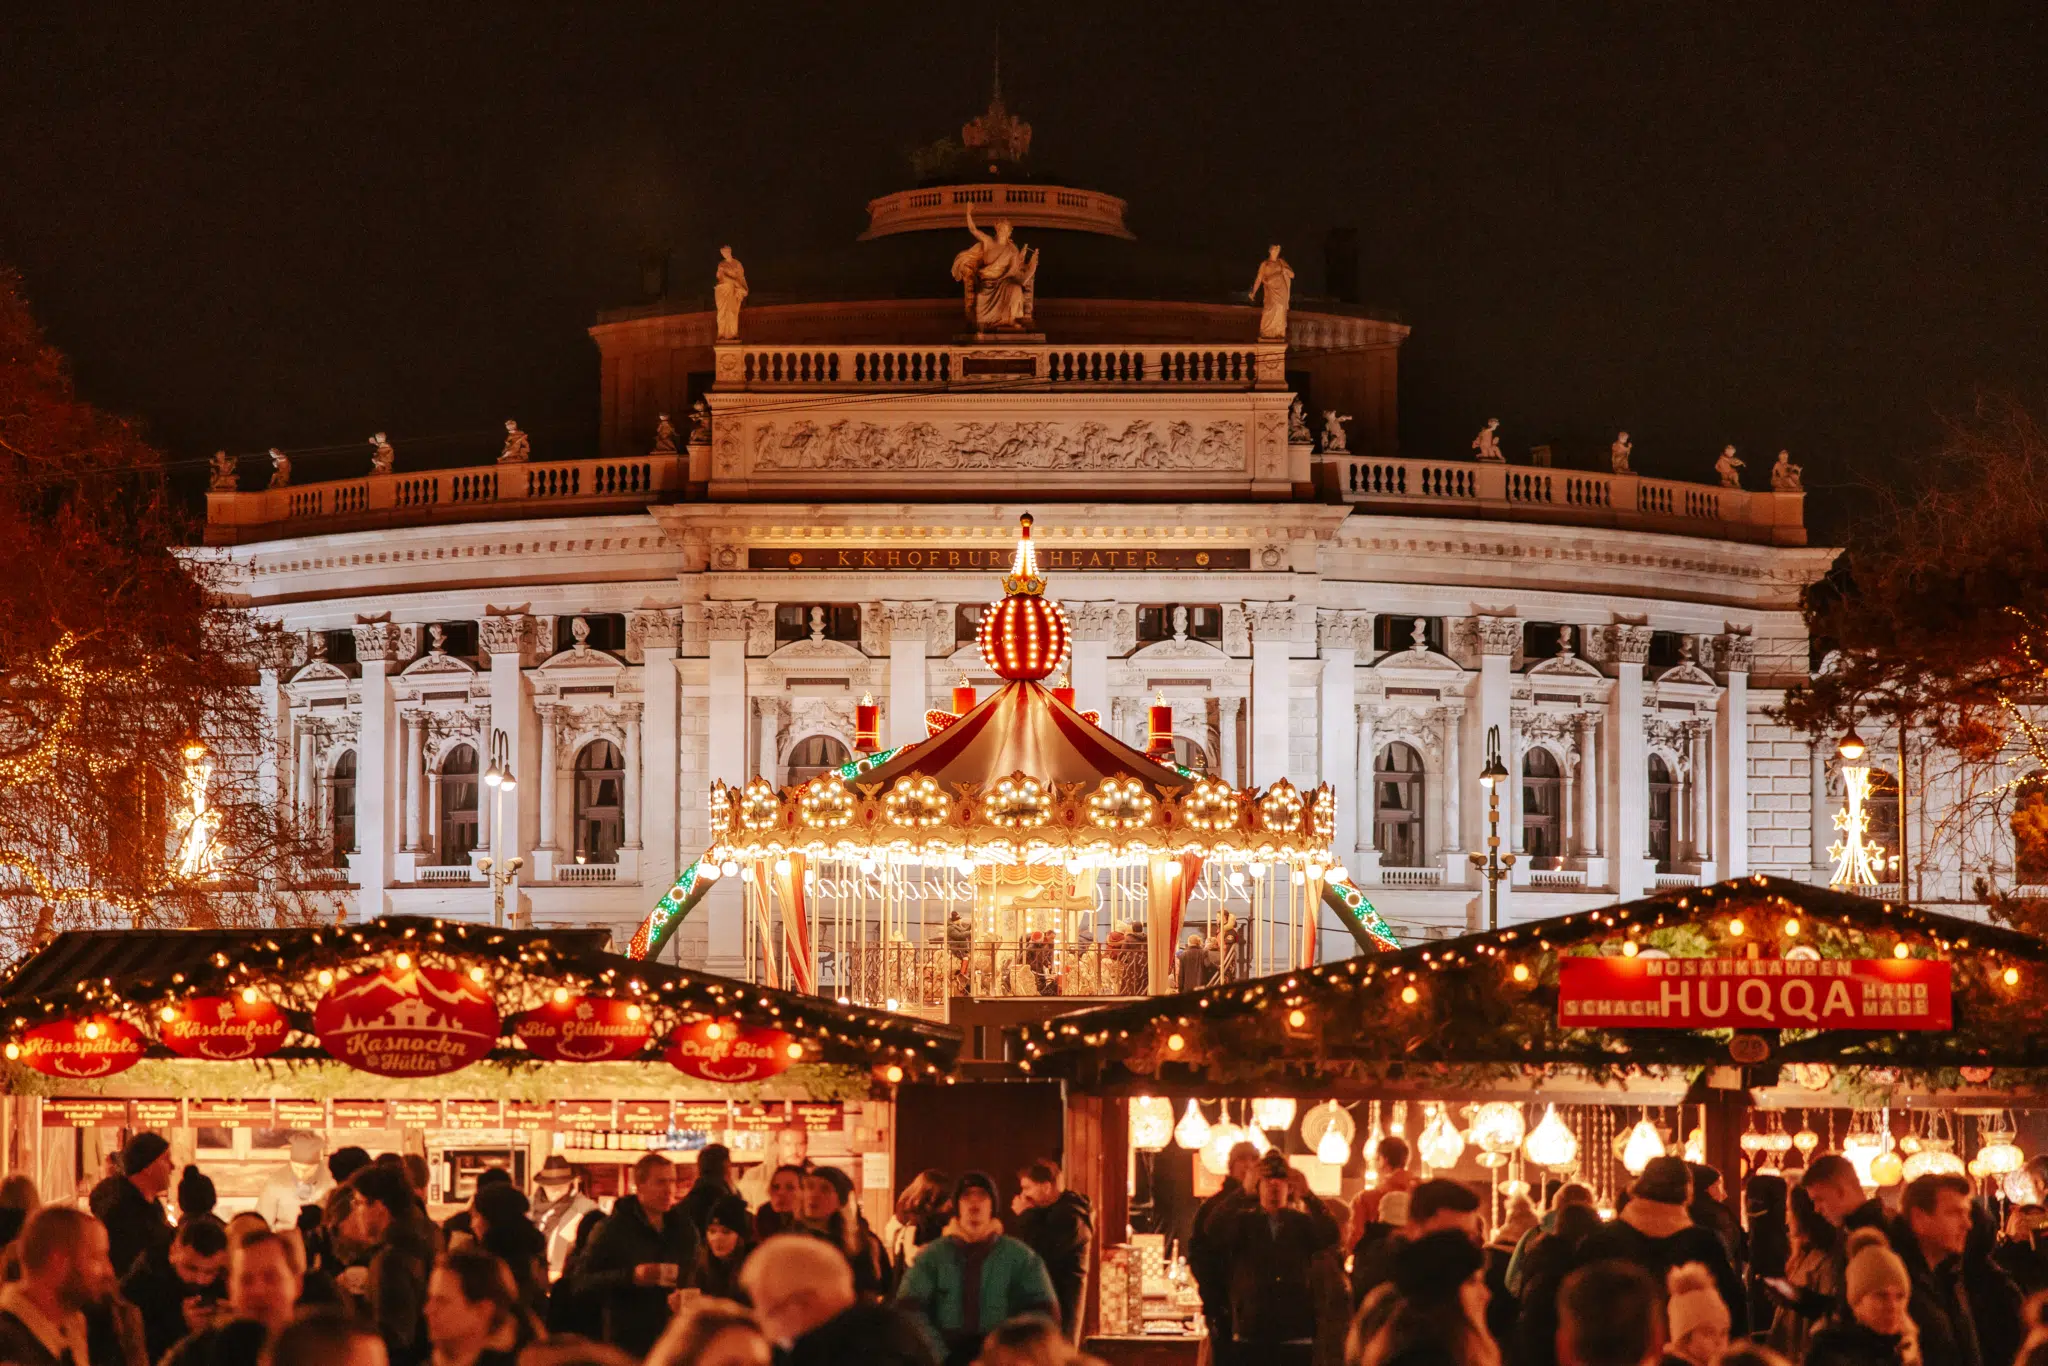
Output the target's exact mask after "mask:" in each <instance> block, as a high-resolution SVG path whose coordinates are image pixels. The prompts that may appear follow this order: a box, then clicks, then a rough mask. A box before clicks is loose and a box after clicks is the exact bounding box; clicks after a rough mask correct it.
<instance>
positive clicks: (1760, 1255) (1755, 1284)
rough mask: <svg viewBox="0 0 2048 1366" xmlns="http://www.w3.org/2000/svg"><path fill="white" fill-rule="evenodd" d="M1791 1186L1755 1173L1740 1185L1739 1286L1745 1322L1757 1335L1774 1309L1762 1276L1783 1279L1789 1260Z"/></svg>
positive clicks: (1776, 1177)
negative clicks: (1742, 1243)
mask: <svg viewBox="0 0 2048 1366" xmlns="http://www.w3.org/2000/svg"><path fill="white" fill-rule="evenodd" d="M1790 1195H1791V1187H1789V1186H1787V1185H1786V1184H1785V1178H1784V1177H1782V1176H1773V1175H1771V1174H1770V1173H1769V1172H1758V1173H1756V1174H1755V1175H1754V1176H1752V1177H1750V1178H1749V1179H1748V1180H1747V1181H1745V1182H1743V1183H1742V1214H1743V1220H1744V1222H1745V1223H1746V1225H1747V1226H1748V1229H1749V1244H1748V1251H1749V1256H1748V1257H1747V1258H1745V1259H1744V1261H1743V1283H1744V1286H1745V1288H1746V1289H1747V1290H1748V1292H1749V1322H1750V1326H1751V1327H1752V1328H1755V1329H1756V1330H1758V1331H1759V1332H1761V1331H1762V1330H1763V1329H1764V1328H1766V1327H1768V1326H1769V1325H1770V1322H1771V1316H1772V1314H1773V1313H1774V1312H1775V1310H1776V1305H1775V1302H1774V1301H1773V1300H1772V1299H1771V1296H1770V1292H1769V1291H1767V1290H1766V1289H1765V1288H1764V1284H1763V1282H1764V1279H1765V1278H1766V1277H1776V1278H1779V1279H1783V1278H1784V1275H1785V1272H1786V1271H1787V1270H1788V1269H1789V1268H1790V1264H1791V1260H1792V1233H1791V1221H1790V1219H1789V1218H1788V1216H1787V1213H1786V1205H1787V1203H1788V1201H1789V1199H1790Z"/></svg>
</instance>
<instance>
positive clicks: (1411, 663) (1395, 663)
mask: <svg viewBox="0 0 2048 1366" xmlns="http://www.w3.org/2000/svg"><path fill="white" fill-rule="evenodd" d="M1373 667H1374V668H1375V669H1421V670H1423V671H1425V672H1429V673H1454V674H1461V673H1463V672H1465V671H1464V670H1463V669H1462V668H1460V667H1459V666H1458V661H1457V660H1455V659H1452V658H1451V657H1450V656H1449V655H1446V654H1439V653H1438V652H1437V651H1435V650H1415V649H1408V650H1396V651H1395V652H1394V653H1392V654H1389V655H1381V656H1380V657H1379V658H1378V659H1376V660H1374V661H1373Z"/></svg>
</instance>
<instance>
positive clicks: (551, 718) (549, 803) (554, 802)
mask: <svg viewBox="0 0 2048 1366" xmlns="http://www.w3.org/2000/svg"><path fill="white" fill-rule="evenodd" d="M533 710H534V712H535V713H536V714H537V715H538V716H539V717H540V781H539V782H538V783H537V784H536V785H535V787H534V793H533V800H534V805H536V806H537V807H539V808H540V822H539V825H540V838H539V839H538V840H536V841H535V842H534V846H533V847H534V848H535V849H536V850H542V849H546V850H554V849H557V848H559V847H560V846H558V845H557V844H556V843H555V808H556V807H557V806H559V805H560V804H561V794H560V793H558V792H557V791H555V788H556V786H557V785H558V784H559V782H560V779H559V778H558V777H557V776H556V773H555V762H556V761H555V745H556V739H555V728H556V727H557V726H558V725H559V724H560V722H559V721H558V720H557V716H558V714H559V712H560V707H559V705H558V704H556V703H554V702H536V703H534V704H533Z"/></svg>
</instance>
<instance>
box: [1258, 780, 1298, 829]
mask: <svg viewBox="0 0 2048 1366" xmlns="http://www.w3.org/2000/svg"><path fill="white" fill-rule="evenodd" d="M1305 810H1307V806H1306V804H1305V803H1304V802H1303V801H1302V800H1301V793H1299V792H1297V791H1295V789H1294V784H1293V783H1290V782H1288V781H1287V780H1286V779H1285V778H1282V779H1281V780H1280V781H1279V782H1277V783H1274V784H1273V786H1271V787H1270V788H1268V789H1266V795H1265V796H1263V797H1261V798H1259V825H1260V826H1261V827H1262V828H1263V829H1266V830H1294V829H1298V828H1299V827H1300V825H1301V813H1302V812H1303V811H1305Z"/></svg>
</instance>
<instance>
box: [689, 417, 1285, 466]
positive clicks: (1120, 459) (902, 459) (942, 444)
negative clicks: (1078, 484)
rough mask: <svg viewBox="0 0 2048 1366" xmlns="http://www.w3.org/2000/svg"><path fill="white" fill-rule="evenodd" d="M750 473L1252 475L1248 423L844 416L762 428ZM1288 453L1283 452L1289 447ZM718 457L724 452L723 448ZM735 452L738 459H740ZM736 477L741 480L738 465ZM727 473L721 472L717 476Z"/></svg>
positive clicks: (757, 428) (764, 423)
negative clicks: (906, 419)
mask: <svg viewBox="0 0 2048 1366" xmlns="http://www.w3.org/2000/svg"><path fill="white" fill-rule="evenodd" d="M752 451H753V469H754V470H755V471H756V472H760V473H771V474H773V473H795V472H807V471H818V470H856V471H857V470H891V471H903V470H928V471H963V470H1003V471H1006V472H1007V471H1014V470H1044V471H1069V470H1103V471H1121V472H1126V473H1137V472H1193V471H1198V470H1235V471H1242V470H1244V469H1245V468H1246V452H1245V426H1244V424H1243V423H1242V422H1231V421H1226V420H1218V421H1213V422H1209V423H1207V424H1205V425H1204V426H1203V427H1202V428H1201V429H1200V430H1199V431H1197V429H1196V427H1195V424H1194V423H1192V422H1188V421H1185V420H1183V421H1175V422H1155V421H1152V420H1149V419H1138V420H1135V421H1131V422H1127V423H1123V424H1121V425H1120V426H1112V425H1111V424H1110V423H1106V422H1095V421H1088V422H1017V421H1006V420H999V421H995V422H946V423H938V422H930V421H919V422H902V423H879V422H866V421H859V420H856V419H853V418H841V419H839V420H838V421H835V422H829V423H823V424H821V423H818V422H814V421H811V420H809V419H804V418H800V419H796V420H793V421H790V422H788V423H783V422H777V421H761V422H756V423H755V424H754V427H753V440H752ZM1283 451H1284V446H1283ZM720 454H721V459H722V458H723V455H724V452H723V450H722V449H721V452H720ZM735 455H736V453H735ZM736 465H737V461H736V460H735V468H734V469H733V471H732V475H731V477H735V478H736V477H738V473H739V471H738V469H737V467H736ZM720 473H721V475H723V474H724V470H723V467H721V471H720Z"/></svg>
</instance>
